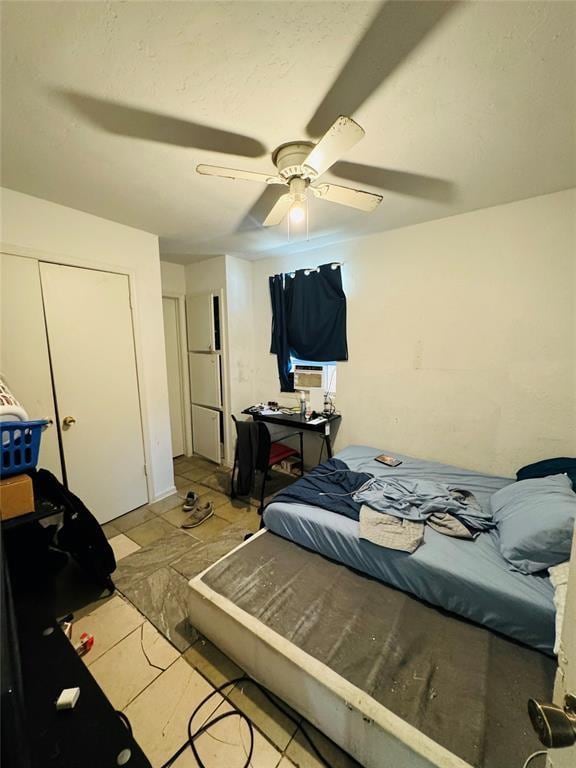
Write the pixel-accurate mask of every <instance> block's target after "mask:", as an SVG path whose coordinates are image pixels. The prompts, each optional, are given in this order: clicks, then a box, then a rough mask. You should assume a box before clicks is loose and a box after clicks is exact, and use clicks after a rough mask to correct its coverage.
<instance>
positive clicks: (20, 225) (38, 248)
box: [1, 189, 174, 500]
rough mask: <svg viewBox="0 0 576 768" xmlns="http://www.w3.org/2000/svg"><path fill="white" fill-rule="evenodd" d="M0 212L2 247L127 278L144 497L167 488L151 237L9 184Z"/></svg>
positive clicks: (157, 285) (170, 481)
mask: <svg viewBox="0 0 576 768" xmlns="http://www.w3.org/2000/svg"><path fill="white" fill-rule="evenodd" d="M1 210H2V231H1V241H2V243H1V248H2V250H3V251H5V252H7V253H16V254H20V255H22V256H29V257H31V258H37V259H41V260H43V261H53V262H57V263H59V264H70V265H76V266H89V267H93V268H97V269H104V270H109V271H114V272H119V273H122V274H127V275H128V276H129V279H130V292H131V297H132V304H133V318H134V336H135V347H136V358H137V365H138V385H139V389H140V401H141V407H142V416H143V431H144V451H145V454H146V463H147V468H148V490H149V496H150V499H151V500H154V499H158V498H161V497H162V496H164V495H166V494H168V493H170V492H171V491H172V490H173V487H174V476H173V471H172V461H171V453H172V451H171V446H170V418H169V412H168V389H167V381H166V361H165V354H164V331H163V318H162V290H161V280H160V257H159V251H158V238H157V237H156V236H155V235H151V234H149V233H147V232H142V231H140V230H137V229H133V228H132V227H126V226H124V225H122V224H117V223H115V222H112V221H108V220H106V219H101V218H99V217H97V216H92V215H91V214H88V213H83V212H81V211H76V210H74V209H72V208H66V207H65V206H62V205H57V204H55V203H50V202H48V201H46V200H41V199H39V198H36V197H30V196H29V195H24V194H21V193H19V192H14V191H12V190H9V189H2V190H1ZM71 320H72V319H71Z"/></svg>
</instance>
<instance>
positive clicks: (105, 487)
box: [40, 263, 148, 523]
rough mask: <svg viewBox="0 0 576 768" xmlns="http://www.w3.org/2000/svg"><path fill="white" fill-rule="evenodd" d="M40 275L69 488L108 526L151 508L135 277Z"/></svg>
mask: <svg viewBox="0 0 576 768" xmlns="http://www.w3.org/2000/svg"><path fill="white" fill-rule="evenodd" d="M40 275H41V280H42V293H43V297H44V309H45V314H46V325H47V328H48V342H49V348H50V356H51V361H52V372H53V377H54V388H55V392H56V400H57V407H58V412H59V417H60V422H61V428H62V444H63V450H64V463H65V466H66V475H67V479H68V487H69V488H70V490H71V491H72V492H73V493H76V494H77V495H78V496H79V497H80V498H81V499H82V500H83V501H84V502H85V504H86V506H87V507H88V508H89V509H90V510H91V511H92V512H93V513H94V514H95V516H96V517H97V519H98V520H99V522H101V523H104V522H106V521H108V520H112V519H114V518H115V517H118V516H119V515H122V514H124V513H125V512H129V511H130V510H131V509H134V508H135V507H139V506H141V505H142V504H145V503H146V502H147V501H148V494H147V488H146V476H145V468H144V449H143V444H142V423H141V415H140V402H139V395H138V382H137V377H136V358H135V353H134V338H133V330H132V313H131V309H130V292H129V284H128V277H127V276H125V275H117V274H111V273H109V272H99V271H96V270H92V269H81V268H77V267H65V266H60V265H57V264H46V263H42V264H40Z"/></svg>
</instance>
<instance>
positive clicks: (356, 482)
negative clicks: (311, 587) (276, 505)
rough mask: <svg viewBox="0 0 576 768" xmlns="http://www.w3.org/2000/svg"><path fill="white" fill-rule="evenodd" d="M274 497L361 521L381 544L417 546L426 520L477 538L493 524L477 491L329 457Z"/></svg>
mask: <svg viewBox="0 0 576 768" xmlns="http://www.w3.org/2000/svg"><path fill="white" fill-rule="evenodd" d="M274 501H275V502H282V501H284V502H291V503H297V504H311V505H314V506H317V507H322V508H324V509H329V510H330V511H331V512H336V513H338V514H342V515H346V516H347V517H350V518H352V519H353V520H358V521H359V523H360V538H362V539H366V540H368V541H371V542H373V543H374V544H378V545H379V546H382V547H388V548H391V549H399V550H402V551H404V552H414V551H415V550H416V549H417V548H418V547H419V546H420V544H422V542H423V540H424V530H425V527H426V526H427V525H428V526H430V527H431V528H433V529H434V530H435V531H438V533H442V534H445V535H446V536H455V537H457V538H463V539H474V538H475V537H476V536H478V534H479V533H481V532H482V531H486V530H489V529H490V528H493V527H494V522H493V520H492V515H491V513H490V511H489V510H484V509H482V507H481V506H480V504H479V503H478V500H477V499H476V498H475V496H474V495H473V494H472V493H470V491H467V490H465V489H463V488H455V487H452V486H449V485H445V484H444V483H439V482H436V481H434V480H425V479H419V478H406V477H403V478H399V477H394V476H393V475H391V476H390V477H382V476H380V477H373V476H372V475H369V474H368V473H366V472H354V471H353V470H350V469H348V467H347V465H346V464H345V463H344V462H343V461H341V460H340V459H330V460H329V461H327V462H326V463H324V464H322V465H321V466H319V467H316V469H314V470H312V472H310V473H309V474H307V475H306V476H305V477H303V478H301V479H300V480H298V481H297V482H296V483H294V484H293V485H291V486H289V487H288V488H286V489H284V490H283V491H281V492H280V493H279V494H277V495H276V496H275V498H274Z"/></svg>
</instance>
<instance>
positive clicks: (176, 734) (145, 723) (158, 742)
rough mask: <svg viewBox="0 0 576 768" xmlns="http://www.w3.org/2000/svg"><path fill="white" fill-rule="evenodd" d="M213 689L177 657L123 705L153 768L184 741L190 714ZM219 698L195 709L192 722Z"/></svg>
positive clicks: (210, 709) (200, 719) (203, 716)
mask: <svg viewBox="0 0 576 768" xmlns="http://www.w3.org/2000/svg"><path fill="white" fill-rule="evenodd" d="M213 691H214V688H213V687H212V686H211V685H210V684H209V683H207V682H206V680H204V678H203V677H202V676H201V675H199V674H198V672H196V671H195V670H194V669H192V667H191V666H190V665H189V664H188V663H187V662H186V661H184V659H182V658H179V659H178V660H177V661H175V662H174V664H172V665H171V666H170V667H168V669H167V670H166V671H165V672H162V674H161V675H160V676H159V677H157V678H156V680H154V682H153V683H151V684H150V685H149V686H148V687H147V688H146V689H145V690H144V691H143V692H142V693H141V694H140V695H139V696H137V697H136V698H135V699H134V701H132V703H131V704H129V705H128V706H127V707H126V709H125V710H124V711H125V712H126V716H127V717H128V719H129V720H130V723H131V724H132V728H133V731H134V737H135V739H136V741H137V742H138V743H139V744H140V746H141V747H142V749H143V750H144V752H145V754H146V756H147V757H148V759H149V760H150V762H151V763H152V766H153V768H158V767H159V766H161V765H162V764H163V763H165V762H166V761H167V760H168V758H169V757H171V756H172V755H173V754H174V752H176V750H177V749H178V747H180V746H181V745H182V744H183V743H184V742H185V741H186V739H187V735H188V719H189V718H190V715H191V714H192V712H193V710H194V709H195V707H196V706H198V704H199V703H200V702H201V701H202V699H204V698H205V697H206V696H208V694H210V693H212V692H213ZM222 701H223V699H222V697H221V696H220V694H217V695H216V696H214V697H213V698H212V699H211V700H210V702H209V704H208V705H206V706H205V707H203V708H202V710H201V711H200V712H199V714H198V718H197V720H195V723H196V722H198V723H199V724H202V723H203V722H204V721H205V720H206V718H207V717H208V716H209V715H210V714H211V713H212V712H213V711H214V710H215V709H216V708H217V707H218V706H220V704H221V703H222ZM227 768H228V767H227ZM230 768H232V766H230Z"/></svg>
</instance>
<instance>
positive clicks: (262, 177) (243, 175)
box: [196, 165, 286, 184]
mask: <svg viewBox="0 0 576 768" xmlns="http://www.w3.org/2000/svg"><path fill="white" fill-rule="evenodd" d="M196 171H197V172H198V173H201V174H202V175H203V176H220V177H222V178H224V179H241V180H242V181H258V182H260V183H261V184H286V182H285V181H284V179H282V178H280V176H274V175H270V176H268V175H267V174H265V173H254V172H253V171H237V170H236V169H235V168H223V167H222V166H220V165H197V166H196Z"/></svg>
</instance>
